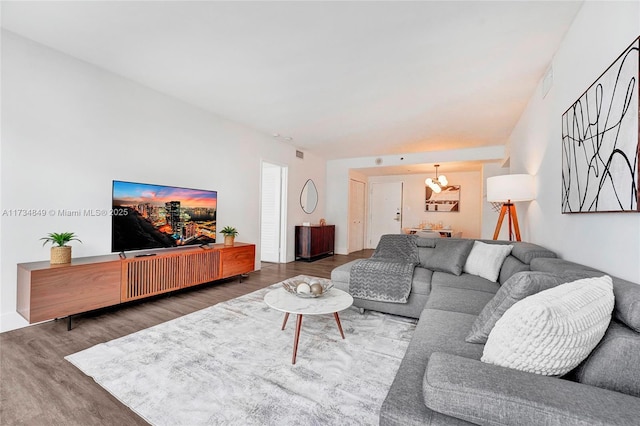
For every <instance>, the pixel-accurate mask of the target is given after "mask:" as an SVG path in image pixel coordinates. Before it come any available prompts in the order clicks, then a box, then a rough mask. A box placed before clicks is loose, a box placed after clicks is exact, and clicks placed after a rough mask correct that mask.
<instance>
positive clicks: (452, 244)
mask: <svg viewBox="0 0 640 426" xmlns="http://www.w3.org/2000/svg"><path fill="white" fill-rule="evenodd" d="M435 242H436V246H435V248H434V249H433V251H432V252H431V253H430V256H428V257H426V258H424V259H421V264H420V266H422V267H424V268H427V269H431V270H432V271H440V272H449V273H450V274H454V275H460V274H461V273H462V268H463V267H464V264H465V263H466V261H467V256H469V252H471V248H472V247H473V240H460V239H451V238H440V239H437V240H435Z"/></svg>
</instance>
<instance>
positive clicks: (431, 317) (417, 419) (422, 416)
mask: <svg viewBox="0 0 640 426" xmlns="http://www.w3.org/2000/svg"><path fill="white" fill-rule="evenodd" d="M474 319H475V315H469V314H461V313H458V312H449V311H440V310H437V309H425V310H424V311H423V312H422V315H421V316H420V321H418V325H417V326H416V330H415V332H414V334H413V338H412V339H411V342H410V343H409V347H408V348H407V352H406V353H405V356H404V358H403V359H402V362H401V363H400V367H399V368H398V374H397V375H396V377H395V379H394V380H393V383H392V384H391V388H390V389H389V393H388V394H387V397H386V399H385V400H384V403H383V404H382V408H381V410H380V424H381V425H403V426H404V425H424V424H446V423H452V424H462V423H464V422H462V421H459V420H457V419H451V418H448V417H446V416H443V415H442V414H439V413H437V412H434V411H432V410H430V409H429V408H427V407H426V406H425V405H424V402H423V401H424V399H423V396H422V378H423V376H424V372H425V370H426V368H427V363H428V362H429V356H430V355H431V353H433V352H436V351H443V352H449V353H454V354H458V355H461V356H464V357H467V358H473V359H475V360H479V359H480V356H481V355H482V347H481V346H479V345H472V344H470V343H466V342H465V341H464V336H465V335H466V333H467V330H468V329H469V327H470V326H471V323H472V322H473V320H474Z"/></svg>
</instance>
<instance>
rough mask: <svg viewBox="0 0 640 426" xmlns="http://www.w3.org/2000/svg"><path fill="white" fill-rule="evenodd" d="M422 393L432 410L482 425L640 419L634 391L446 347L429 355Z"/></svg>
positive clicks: (613, 422) (631, 422)
mask: <svg viewBox="0 0 640 426" xmlns="http://www.w3.org/2000/svg"><path fill="white" fill-rule="evenodd" d="M423 395H424V402H425V405H427V406H428V407H429V408H431V409H432V410H434V411H438V412H441V413H443V414H447V415H449V416H452V417H455V418H458V419H464V420H467V421H470V422H473V423H474V424H479V425H527V426H538V425H540V426H543V425H544V426H549V425H555V426H568V425H574V426H578V425H581V426H587V425H637V424H638V419H639V418H640V404H639V403H638V399H637V398H635V397H632V396H629V395H624V394H621V393H618V392H612V391H610V390H607V389H600V388H597V387H594V386H584V385H581V384H579V383H575V382H571V381H569V380H561V379H557V378H555V377H548V376H540V375H536V374H531V373H525V372H523V371H518V370H513V369H510V368H503V367H497V366H494V365H490V364H484V363H481V362H478V361H475V360H472V359H467V358H463V357H460V356H455V355H452V354H448V353H442V352H440V353H433V354H432V355H431V358H430V359H429V365H428V367H427V371H426V372H425V376H424V381H423ZM416 424H417V423H416ZM422 424H436V423H426V422H425V423H422ZM438 424H439V423H438Z"/></svg>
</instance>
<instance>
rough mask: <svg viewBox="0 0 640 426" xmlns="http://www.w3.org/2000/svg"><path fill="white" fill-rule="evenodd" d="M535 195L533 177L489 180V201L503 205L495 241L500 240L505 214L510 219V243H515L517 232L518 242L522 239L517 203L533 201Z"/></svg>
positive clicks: (493, 178) (509, 176) (494, 236)
mask: <svg viewBox="0 0 640 426" xmlns="http://www.w3.org/2000/svg"><path fill="white" fill-rule="evenodd" d="M533 199H534V195H533V176H531V175H503V176H494V177H490V178H488V179H487V201H489V202H490V203H502V208H501V209H500V217H498V223H497V224H496V230H495V231H494V233H493V239H494V240H497V239H498V234H500V228H501V227H502V221H503V220H504V216H505V214H506V215H507V216H508V218H509V241H513V234H514V231H515V237H516V241H522V240H521V239H520V226H519V225H518V214H517V213H516V206H515V204H513V203H515V202H518V201H531V200H533Z"/></svg>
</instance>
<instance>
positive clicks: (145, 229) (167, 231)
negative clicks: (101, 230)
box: [111, 181, 218, 252]
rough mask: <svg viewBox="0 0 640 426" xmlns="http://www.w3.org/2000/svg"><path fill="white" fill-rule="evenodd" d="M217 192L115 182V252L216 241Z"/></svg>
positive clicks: (113, 245)
mask: <svg viewBox="0 0 640 426" xmlns="http://www.w3.org/2000/svg"><path fill="white" fill-rule="evenodd" d="M217 203H218V194H217V192H216V191H204V190H198V189H188V188H177V187H171V186H162V185H150V184H144V183H134V182H123V181H113V203H112V205H113V214H112V224H113V227H112V236H111V250H112V251H114V252H118V251H127V250H141V249H152V248H162V247H177V246H185V245H201V244H209V243H215V241H216V212H217Z"/></svg>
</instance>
